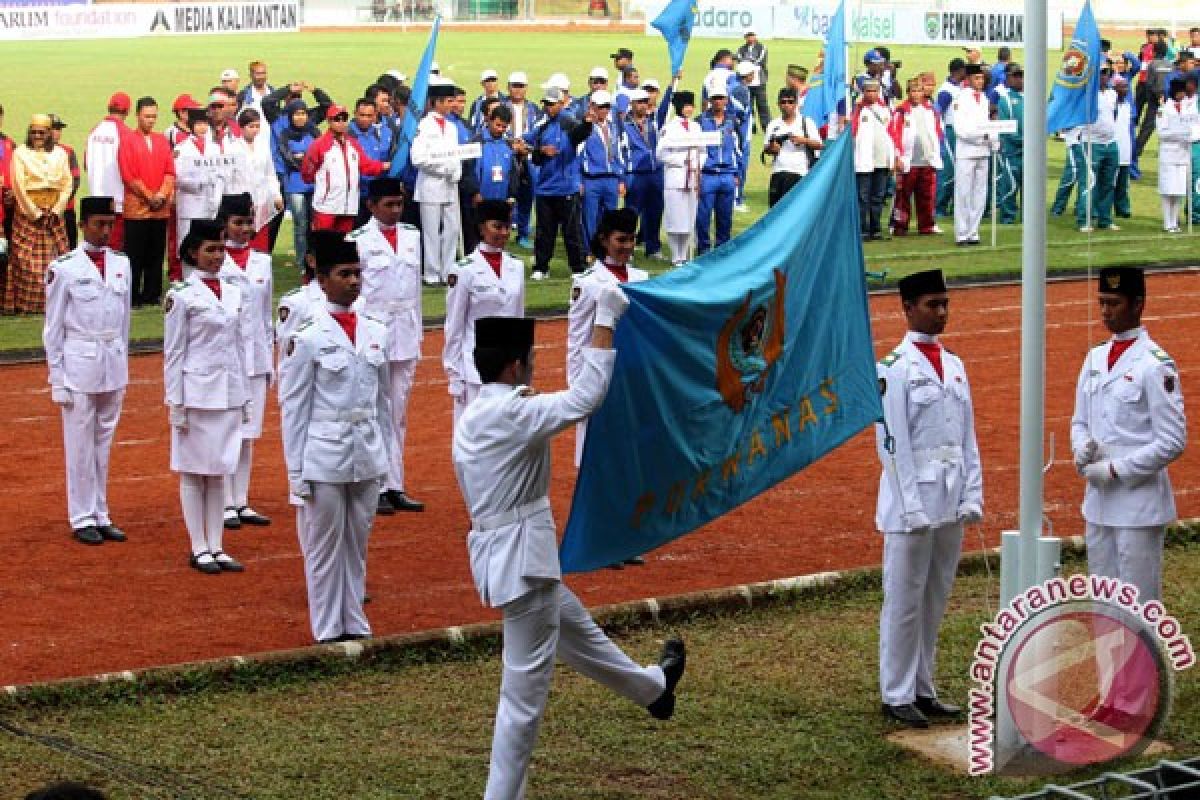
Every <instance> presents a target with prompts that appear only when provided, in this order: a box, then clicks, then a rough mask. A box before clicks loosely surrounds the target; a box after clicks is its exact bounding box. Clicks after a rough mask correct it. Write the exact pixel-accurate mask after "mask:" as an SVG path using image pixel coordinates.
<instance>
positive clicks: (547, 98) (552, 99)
mask: <svg viewBox="0 0 1200 800" xmlns="http://www.w3.org/2000/svg"><path fill="white" fill-rule="evenodd" d="M542 88H543V89H545V91H544V92H542V102H543V103H561V102H562V99H563V93H562V91H561V90H560V89H559V88H558V87H557V86H549V85H547V86H543V87H542Z"/></svg>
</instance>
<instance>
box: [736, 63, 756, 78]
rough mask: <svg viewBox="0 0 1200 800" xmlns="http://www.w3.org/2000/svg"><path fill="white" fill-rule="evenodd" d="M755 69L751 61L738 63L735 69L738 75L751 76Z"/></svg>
mask: <svg viewBox="0 0 1200 800" xmlns="http://www.w3.org/2000/svg"><path fill="white" fill-rule="evenodd" d="M755 69H757V67H755V65H754V62H753V61H739V62H738V65H737V67H736V71H737V74H738V75H753V74H754V70H755Z"/></svg>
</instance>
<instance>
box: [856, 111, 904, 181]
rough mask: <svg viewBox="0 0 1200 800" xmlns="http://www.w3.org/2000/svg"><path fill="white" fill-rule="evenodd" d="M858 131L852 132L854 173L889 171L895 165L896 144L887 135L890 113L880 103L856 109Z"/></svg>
mask: <svg viewBox="0 0 1200 800" xmlns="http://www.w3.org/2000/svg"><path fill="white" fill-rule="evenodd" d="M854 113H856V114H857V115H858V129H857V130H856V131H855V132H854V171H855V172H872V171H874V170H877V169H891V168H892V167H893V166H895V163H896V143H895V142H893V141H892V137H891V134H890V133H888V123H890V122H891V121H892V112H891V111H890V110H888V107H887V106H885V105H883V104H882V103H873V104H871V105H869V106H862V107H859V108H856V109H855V110H854Z"/></svg>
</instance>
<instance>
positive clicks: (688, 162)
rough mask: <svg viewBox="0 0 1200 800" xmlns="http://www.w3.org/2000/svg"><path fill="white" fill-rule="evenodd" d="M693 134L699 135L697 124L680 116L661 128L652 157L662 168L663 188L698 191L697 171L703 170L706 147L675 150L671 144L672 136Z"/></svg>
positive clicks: (698, 125) (677, 148)
mask: <svg viewBox="0 0 1200 800" xmlns="http://www.w3.org/2000/svg"><path fill="white" fill-rule="evenodd" d="M694 133H700V123H699V122H696V121H694V120H685V119H683V118H682V117H676V118H675V119H673V120H671V121H670V122H668V123H667V124H666V125H664V126H663V129H662V133H661V134H660V135H659V137H658V146H657V147H656V148H655V150H654V154H655V156H656V157H657V158H658V161H659V163H661V164H662V165H663V188H664V189H687V190H691V191H696V192H698V191H699V186H700V170H702V169H703V168H704V160H705V159H706V158H707V157H708V148H707V147H677V146H675V144H674V143H673V142H672V141H671V137H672V136H675V137H679V136H688V135H691V134H694Z"/></svg>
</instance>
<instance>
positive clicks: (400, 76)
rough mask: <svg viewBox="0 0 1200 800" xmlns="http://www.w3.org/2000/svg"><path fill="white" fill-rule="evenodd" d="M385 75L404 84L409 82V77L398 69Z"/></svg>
mask: <svg viewBox="0 0 1200 800" xmlns="http://www.w3.org/2000/svg"><path fill="white" fill-rule="evenodd" d="M383 74H384V75H391V76H392V77H393V78H395V79H396V80H398V81H400V82H401V83H404V82H405V81H406V80H408V76H407V75H405V74H404V73H403V72H401V71H400V70H398V69H389V70H388V71H387V72H385V73H383Z"/></svg>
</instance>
